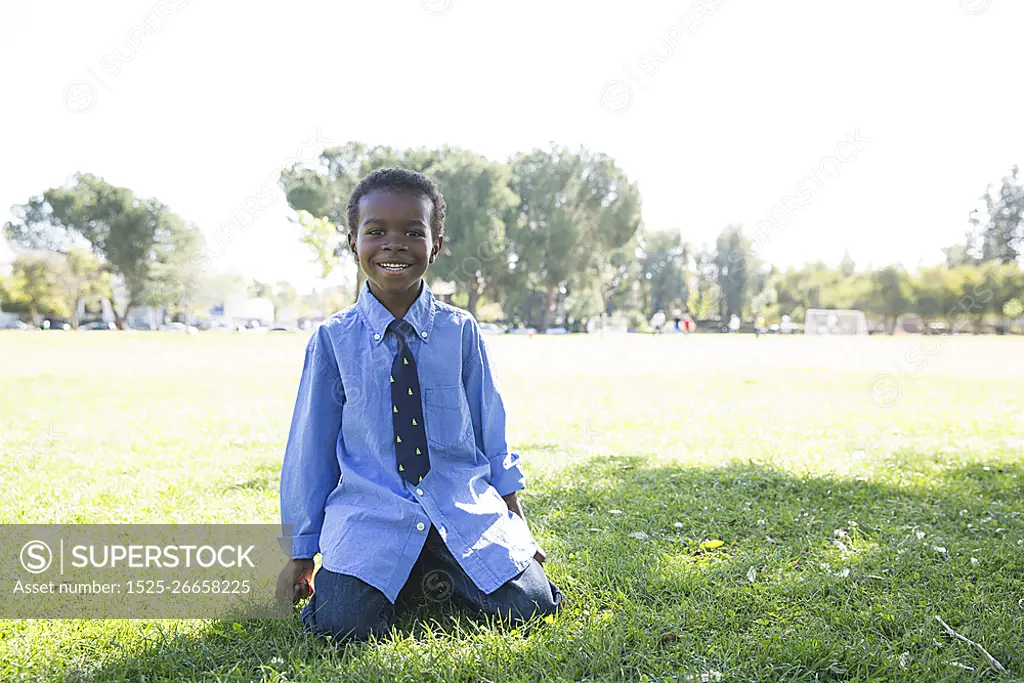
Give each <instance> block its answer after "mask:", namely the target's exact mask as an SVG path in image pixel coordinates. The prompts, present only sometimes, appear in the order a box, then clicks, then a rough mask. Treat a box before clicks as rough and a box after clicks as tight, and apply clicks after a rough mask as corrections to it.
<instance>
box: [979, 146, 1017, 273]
mask: <svg viewBox="0 0 1024 683" xmlns="http://www.w3.org/2000/svg"><path fill="white" fill-rule="evenodd" d="M1018 172H1019V169H1018V168H1017V166H1016V165H1014V167H1013V168H1012V169H1011V170H1010V175H1008V176H1005V177H1004V178H1003V180H1002V183H1001V185H1000V186H999V189H998V190H996V189H995V186H994V185H990V186H989V187H988V188H987V189H986V190H985V194H984V195H982V197H981V201H983V202H984V203H985V207H984V209H983V210H981V211H974V212H972V213H971V216H970V222H971V225H972V226H973V227H974V228H975V230H976V235H977V238H978V239H980V241H981V256H982V260H984V261H997V262H999V263H1003V264H1011V263H1017V260H1018V259H1019V258H1020V255H1021V252H1022V243H1024V185H1021V182H1020V180H1019V179H1018Z"/></svg>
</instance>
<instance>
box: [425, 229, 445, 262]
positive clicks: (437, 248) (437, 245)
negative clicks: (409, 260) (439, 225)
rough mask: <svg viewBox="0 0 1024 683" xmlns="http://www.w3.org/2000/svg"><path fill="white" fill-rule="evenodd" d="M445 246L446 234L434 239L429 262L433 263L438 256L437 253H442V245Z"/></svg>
mask: <svg viewBox="0 0 1024 683" xmlns="http://www.w3.org/2000/svg"><path fill="white" fill-rule="evenodd" d="M443 246H444V235H441V236H440V237H438V238H437V239H436V240H435V241H434V246H433V248H431V250H430V261H428V263H433V262H434V259H436V258H437V255H438V254H440V253H441V247H443Z"/></svg>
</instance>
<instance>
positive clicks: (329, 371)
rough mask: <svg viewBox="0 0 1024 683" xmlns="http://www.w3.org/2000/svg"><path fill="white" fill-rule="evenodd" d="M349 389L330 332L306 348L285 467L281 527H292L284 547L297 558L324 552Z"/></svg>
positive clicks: (321, 330) (323, 332)
mask: <svg viewBox="0 0 1024 683" xmlns="http://www.w3.org/2000/svg"><path fill="white" fill-rule="evenodd" d="M343 403H344V389H343V387H342V385H341V378H340V374H339V372H338V363H337V360H336V358H335V355H334V351H333V348H332V345H331V341H330V336H329V333H328V330H327V328H325V327H320V328H319V329H318V330H317V331H316V332H315V333H314V334H313V336H312V338H310V340H309V344H308V345H307V346H306V359H305V361H304V364H303V367H302V376H301V378H300V380H299V392H298V397H297V398H296V399H295V411H294V412H293V414H292V422H291V428H290V430H289V432H288V443H287V445H286V447H285V453H284V464H283V466H282V468H281V523H282V524H283V525H285V528H286V529H287V528H289V527H290V529H291V531H290V533H291V537H290V540H289V538H287V537H283V538H282V545H283V546H284V547H285V548H286V549H287V548H290V549H291V555H292V557H294V558H309V557H313V556H314V555H316V554H317V553H318V552H319V551H320V530H321V528H322V527H323V522H324V507H325V505H326V502H327V497H328V496H329V495H330V494H331V492H332V491H333V490H334V489H335V488H336V487H337V485H338V480H339V479H340V477H341V469H340V466H339V464H338V454H337V443H338V435H339V432H340V431H341V411H342V404H343Z"/></svg>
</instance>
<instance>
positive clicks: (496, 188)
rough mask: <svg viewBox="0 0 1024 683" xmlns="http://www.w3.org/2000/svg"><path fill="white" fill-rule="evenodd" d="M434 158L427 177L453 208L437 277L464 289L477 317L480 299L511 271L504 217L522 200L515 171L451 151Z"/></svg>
mask: <svg viewBox="0 0 1024 683" xmlns="http://www.w3.org/2000/svg"><path fill="white" fill-rule="evenodd" d="M434 157H435V161H434V163H433V164H431V165H430V166H429V167H428V169H427V173H428V174H429V175H430V177H432V178H433V179H434V181H435V182H437V184H438V187H439V188H440V190H441V192H442V194H443V195H444V199H445V204H446V205H447V207H448V208H447V217H446V219H445V238H444V249H445V253H444V255H443V258H441V259H439V260H438V261H437V263H436V264H435V273H434V275H435V276H437V277H440V278H441V279H443V280H446V281H451V282H455V283H456V285H457V286H458V287H460V288H461V289H463V290H465V291H466V292H467V294H468V295H469V298H468V303H467V306H466V308H467V309H468V310H469V312H470V313H472V314H473V315H474V316H475V315H476V308H477V304H478V303H479V301H480V298H481V297H482V296H483V295H484V293H485V292H486V291H487V290H488V289H490V288H493V287H496V285H497V283H498V282H500V281H501V279H502V276H503V275H504V274H505V273H506V272H507V271H508V245H507V244H506V236H505V221H504V217H505V216H506V215H507V214H508V212H509V211H512V210H514V209H515V207H516V206H517V205H518V204H519V198H518V197H517V196H516V195H515V193H514V192H513V191H512V190H511V189H509V183H510V181H511V179H512V178H511V172H510V171H509V169H508V167H507V166H506V165H504V164H500V163H496V162H493V161H490V160H488V159H487V158H485V157H482V156H480V155H479V154H474V153H472V152H467V151H465V150H461V149H452V148H448V147H445V148H443V149H442V150H439V151H438V152H435V153H434Z"/></svg>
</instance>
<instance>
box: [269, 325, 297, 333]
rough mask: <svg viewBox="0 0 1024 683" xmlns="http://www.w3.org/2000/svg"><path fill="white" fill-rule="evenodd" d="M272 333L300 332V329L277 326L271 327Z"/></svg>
mask: <svg viewBox="0 0 1024 683" xmlns="http://www.w3.org/2000/svg"><path fill="white" fill-rule="evenodd" d="M270 331H271V332H298V331H299V328H297V327H290V326H288V325H277V326H275V327H271V328H270Z"/></svg>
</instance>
